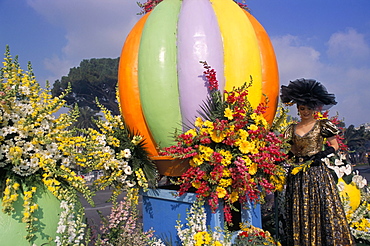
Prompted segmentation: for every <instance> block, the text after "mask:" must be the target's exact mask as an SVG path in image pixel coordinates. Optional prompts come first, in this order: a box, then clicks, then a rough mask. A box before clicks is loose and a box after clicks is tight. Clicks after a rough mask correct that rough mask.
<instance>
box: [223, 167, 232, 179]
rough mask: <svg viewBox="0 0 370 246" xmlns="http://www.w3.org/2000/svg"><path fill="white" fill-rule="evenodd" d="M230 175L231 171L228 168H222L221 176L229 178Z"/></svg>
mask: <svg viewBox="0 0 370 246" xmlns="http://www.w3.org/2000/svg"><path fill="white" fill-rule="evenodd" d="M230 176H231V172H230V170H229V169H224V170H223V171H222V177H225V178H229V177H230Z"/></svg>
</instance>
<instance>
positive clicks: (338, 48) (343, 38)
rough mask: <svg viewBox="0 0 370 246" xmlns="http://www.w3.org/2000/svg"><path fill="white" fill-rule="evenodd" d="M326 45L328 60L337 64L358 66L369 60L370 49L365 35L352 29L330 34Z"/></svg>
mask: <svg viewBox="0 0 370 246" xmlns="http://www.w3.org/2000/svg"><path fill="white" fill-rule="evenodd" d="M327 44H328V50H327V54H328V56H329V58H331V59H333V60H334V59H335V60H336V61H337V62H338V63H345V64H360V63H362V62H364V61H365V60H368V59H369V55H370V47H369V45H368V44H367V43H366V41H365V35H364V34H361V33H358V32H357V31H356V30H355V29H353V28H348V29H347V30H346V31H345V32H337V33H334V34H332V35H331V37H330V39H329V41H328V43H327Z"/></svg>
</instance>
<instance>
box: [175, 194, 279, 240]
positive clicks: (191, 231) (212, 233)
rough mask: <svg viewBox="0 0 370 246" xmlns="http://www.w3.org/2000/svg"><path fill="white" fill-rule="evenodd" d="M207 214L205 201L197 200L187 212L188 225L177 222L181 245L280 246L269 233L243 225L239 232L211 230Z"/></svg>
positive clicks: (222, 229)
mask: <svg viewBox="0 0 370 246" xmlns="http://www.w3.org/2000/svg"><path fill="white" fill-rule="evenodd" d="M206 219H207V214H206V212H205V209H204V201H201V200H196V201H195V202H194V203H193V205H192V206H191V208H190V210H189V211H188V212H187V217H186V220H187V223H186V224H185V225H183V224H182V223H181V221H180V220H178V221H177V226H176V229H177V235H178V236H179V238H180V241H181V245H186V246H207V245H209V246H211V245H212V246H231V245H233V246H237V245H280V243H279V242H276V241H275V240H274V239H273V238H272V236H271V235H270V233H269V232H268V231H264V230H263V229H261V228H258V227H254V226H252V225H249V224H244V223H241V225H240V228H241V230H240V231H239V232H231V231H230V230H227V225H225V227H224V228H220V227H215V228H210V227H207V225H206Z"/></svg>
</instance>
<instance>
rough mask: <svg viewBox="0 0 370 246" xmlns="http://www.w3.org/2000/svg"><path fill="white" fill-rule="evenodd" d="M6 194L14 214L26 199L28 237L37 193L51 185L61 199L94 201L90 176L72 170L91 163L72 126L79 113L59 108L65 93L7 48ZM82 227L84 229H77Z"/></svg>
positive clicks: (2, 90)
mask: <svg viewBox="0 0 370 246" xmlns="http://www.w3.org/2000/svg"><path fill="white" fill-rule="evenodd" d="M0 82H1V83H0V194H1V199H2V207H3V209H2V210H3V212H4V213H6V214H9V215H10V214H12V213H13V212H14V207H13V204H14V203H15V202H16V201H18V200H19V199H21V198H23V200H24V202H23V218H22V221H23V222H24V223H25V224H26V228H27V232H28V236H27V240H29V241H31V240H32V238H33V237H34V231H35V230H37V228H36V227H35V226H34V223H35V222H36V220H37V219H36V218H34V216H33V214H34V212H35V211H36V210H37V209H38V208H39V205H38V204H36V203H35V202H34V195H35V193H36V192H44V190H45V187H46V189H47V190H49V191H50V192H51V193H52V194H53V195H54V196H55V197H57V198H58V199H59V200H61V201H68V202H73V203H74V202H76V201H78V196H77V193H81V194H83V195H84V197H85V198H86V199H87V200H88V201H89V202H90V203H93V201H92V199H91V197H92V195H93V193H92V192H91V191H90V190H89V188H88V186H87V185H86V184H85V181H84V180H83V179H82V178H81V177H79V176H77V175H76V173H75V172H74V171H73V170H72V168H73V167H75V166H81V167H84V166H85V164H86V163H85V162H84V161H83V158H82V157H81V154H80V153H79V152H78V151H77V149H78V148H80V147H82V146H83V145H84V144H85V143H84V140H83V138H80V137H78V136H75V135H74V134H73V132H72V131H69V130H68V127H69V126H70V125H71V124H72V123H73V121H74V120H75V119H76V117H77V115H78V114H77V112H76V111H72V113H68V114H61V115H59V117H58V118H56V117H55V116H54V115H53V113H55V112H57V111H58V110H59V109H60V108H61V107H62V106H63V105H64V100H63V96H64V95H62V96H61V97H56V98H52V97H51V93H50V91H49V90H48V89H46V90H44V89H41V87H40V85H39V84H38V83H37V81H36V79H35V76H34V75H33V73H32V68H31V65H29V66H28V71H26V72H25V71H23V70H22V69H21V68H20V65H19V63H18V61H17V58H15V59H13V58H12V57H11V55H10V52H9V47H7V48H6V53H5V59H4V62H3V67H2V68H1V70H0ZM75 229H76V230H77V231H78V230H79V229H78V228H75Z"/></svg>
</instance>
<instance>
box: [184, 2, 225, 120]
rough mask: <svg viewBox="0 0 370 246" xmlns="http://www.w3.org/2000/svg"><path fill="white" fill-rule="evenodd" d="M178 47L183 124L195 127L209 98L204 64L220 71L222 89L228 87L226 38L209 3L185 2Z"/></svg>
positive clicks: (220, 86) (218, 72) (219, 79)
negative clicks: (223, 40)
mask: <svg viewBox="0 0 370 246" xmlns="http://www.w3.org/2000/svg"><path fill="white" fill-rule="evenodd" d="M189 16H191V18H189ZM177 47H178V65H177V69H178V79H179V91H180V106H181V114H182V121H183V122H184V123H185V124H191V123H194V119H195V118H196V116H199V113H197V111H198V110H200V105H202V104H203V103H204V101H205V100H206V98H207V95H208V86H207V84H206V80H205V79H204V76H203V72H204V68H203V65H202V64H201V63H200V61H206V62H207V63H208V64H209V65H210V66H211V67H212V68H214V69H215V70H216V72H217V74H216V76H217V78H218V81H219V88H221V89H223V88H224V86H225V79H224V75H223V63H224V61H223V45H222V38H221V34H220V31H219V26H218V22H217V19H216V16H215V14H214V11H213V8H212V6H211V3H210V2H209V0H187V1H183V4H182V6H181V11H180V15H179V22H178V39H177ZM195 88H196V89H195Z"/></svg>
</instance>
